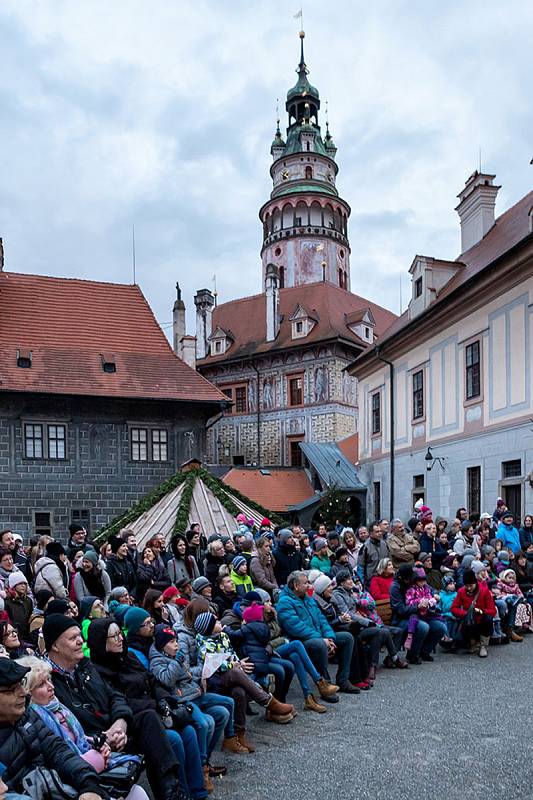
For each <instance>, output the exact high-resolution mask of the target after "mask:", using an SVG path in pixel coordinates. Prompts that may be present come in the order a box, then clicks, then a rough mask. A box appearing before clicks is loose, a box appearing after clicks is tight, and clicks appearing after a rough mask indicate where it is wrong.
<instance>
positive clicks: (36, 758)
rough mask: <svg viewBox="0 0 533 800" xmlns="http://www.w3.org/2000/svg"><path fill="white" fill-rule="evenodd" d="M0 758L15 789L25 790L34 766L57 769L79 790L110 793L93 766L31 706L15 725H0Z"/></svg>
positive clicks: (62, 777)
mask: <svg viewBox="0 0 533 800" xmlns="http://www.w3.org/2000/svg"><path fill="white" fill-rule="evenodd" d="M0 762H1V763H2V764H4V765H5V766H6V771H5V772H4V774H3V776H2V779H3V781H4V783H6V784H7V786H8V788H9V790H10V791H12V792H22V779H23V778H24V777H25V776H26V775H27V774H28V773H29V772H31V770H32V769H33V768H34V767H38V766H42V767H48V769H55V770H57V772H58V774H59V777H60V778H61V780H62V781H63V783H65V784H68V785H69V786H73V787H74V788H75V789H77V791H78V792H79V793H80V794H83V793H84V792H94V793H96V794H98V795H100V796H101V797H105V798H106V797H107V794H106V793H105V792H103V791H102V789H100V788H99V784H98V775H97V773H96V772H95V771H94V770H93V768H92V767H90V766H89V764H87V762H86V761H84V760H83V759H82V758H80V757H79V756H78V755H76V753H75V752H74V751H73V750H71V748H70V747H69V746H68V744H66V742H64V741H63V740H62V739H60V738H59V737H58V736H54V734H53V733H52V731H51V730H50V729H49V728H47V727H46V725H45V724H44V722H43V721H42V720H41V719H40V718H39V717H38V716H37V714H36V713H35V712H34V711H31V710H28V711H26V712H25V713H24V715H23V716H22V717H21V719H20V720H19V722H17V724H16V725H0Z"/></svg>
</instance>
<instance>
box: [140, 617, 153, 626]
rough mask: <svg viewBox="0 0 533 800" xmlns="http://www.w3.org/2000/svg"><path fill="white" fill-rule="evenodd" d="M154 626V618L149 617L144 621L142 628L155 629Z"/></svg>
mask: <svg viewBox="0 0 533 800" xmlns="http://www.w3.org/2000/svg"><path fill="white" fill-rule="evenodd" d="M154 624H155V623H154V621H153V619H152V617H148V619H145V620H144V622H143V624H142V625H141V628H151V627H153V625H154Z"/></svg>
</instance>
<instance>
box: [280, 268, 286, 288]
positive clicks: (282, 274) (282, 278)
mask: <svg viewBox="0 0 533 800" xmlns="http://www.w3.org/2000/svg"><path fill="white" fill-rule="evenodd" d="M279 288H280V289H284V288H285V267H280V268H279Z"/></svg>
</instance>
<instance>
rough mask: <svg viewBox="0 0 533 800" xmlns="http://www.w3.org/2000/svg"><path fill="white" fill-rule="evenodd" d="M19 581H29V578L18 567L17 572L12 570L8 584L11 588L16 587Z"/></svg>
mask: <svg viewBox="0 0 533 800" xmlns="http://www.w3.org/2000/svg"><path fill="white" fill-rule="evenodd" d="M19 583H28V579H27V578H26V576H25V575H24V573H23V572H21V571H20V570H19V569H17V570H16V571H15V572H12V573H11V575H10V576H9V578H8V579H7V585H8V586H9V588H10V589H14V588H15V586H18V584H19Z"/></svg>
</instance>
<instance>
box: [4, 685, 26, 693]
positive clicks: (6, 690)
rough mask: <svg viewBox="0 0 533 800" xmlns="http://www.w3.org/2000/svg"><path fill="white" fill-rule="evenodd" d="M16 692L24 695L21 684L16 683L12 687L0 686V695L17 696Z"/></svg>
mask: <svg viewBox="0 0 533 800" xmlns="http://www.w3.org/2000/svg"><path fill="white" fill-rule="evenodd" d="M17 692H23V693H24V694H26V692H25V690H24V686H23V685H22V683H16V684H15V685H14V686H7V687H6V686H2V687H1V688H0V694H17Z"/></svg>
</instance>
